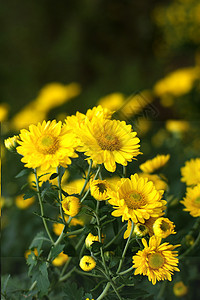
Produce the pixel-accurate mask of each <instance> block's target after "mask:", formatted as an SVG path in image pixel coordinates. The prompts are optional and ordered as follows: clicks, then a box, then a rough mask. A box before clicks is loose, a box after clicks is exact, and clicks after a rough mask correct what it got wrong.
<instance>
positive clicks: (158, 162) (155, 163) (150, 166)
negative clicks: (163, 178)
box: [140, 154, 170, 173]
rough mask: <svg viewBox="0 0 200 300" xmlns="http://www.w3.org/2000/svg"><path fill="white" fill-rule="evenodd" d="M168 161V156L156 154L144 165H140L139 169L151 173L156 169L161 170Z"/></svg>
mask: <svg viewBox="0 0 200 300" xmlns="http://www.w3.org/2000/svg"><path fill="white" fill-rule="evenodd" d="M169 159H170V155H169V154H167V155H160V154H158V155H157V156H156V157H154V158H153V159H149V160H147V161H146V162H145V163H143V164H141V165H140V169H141V170H142V171H143V172H146V173H153V172H155V171H157V170H158V169H160V168H162V167H163V166H164V165H165V164H166V163H167V162H168V160H169Z"/></svg>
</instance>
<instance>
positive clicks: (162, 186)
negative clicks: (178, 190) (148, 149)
mask: <svg viewBox="0 0 200 300" xmlns="http://www.w3.org/2000/svg"><path fill="white" fill-rule="evenodd" d="M138 175H139V177H142V178H148V180H150V181H152V182H153V184H154V185H155V188H156V190H157V191H159V190H161V191H163V190H164V191H166V189H167V183H166V182H165V181H164V180H162V179H161V178H160V176H158V175H157V174H148V173H139V174H138Z"/></svg>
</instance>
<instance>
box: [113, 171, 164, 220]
mask: <svg viewBox="0 0 200 300" xmlns="http://www.w3.org/2000/svg"><path fill="white" fill-rule="evenodd" d="M109 196H110V198H111V199H109V200H108V202H109V203H110V204H112V205H114V209H115V210H114V211H113V212H112V215H113V216H114V217H120V216H122V221H124V220H129V219H131V220H132V221H133V222H134V223H138V222H139V223H144V222H145V220H147V219H149V218H150V217H156V218H157V217H160V216H162V215H163V210H164V209H165V204H166V203H167V202H166V201H165V200H162V199H161V198H162V195H161V193H160V192H158V191H157V190H156V189H155V186H154V185H153V182H152V181H148V178H139V176H138V174H134V175H131V179H129V178H122V179H121V180H120V181H119V183H118V187H117V189H116V190H115V191H109Z"/></svg>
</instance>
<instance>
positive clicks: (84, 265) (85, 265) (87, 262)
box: [79, 255, 96, 272]
mask: <svg viewBox="0 0 200 300" xmlns="http://www.w3.org/2000/svg"><path fill="white" fill-rule="evenodd" d="M79 266H80V267H81V269H82V270H83V271H86V272H88V271H91V270H93V269H94V268H95V267H96V261H95V260H94V258H93V257H92V256H88V255H84V256H83V257H82V258H81V260H80V263H79Z"/></svg>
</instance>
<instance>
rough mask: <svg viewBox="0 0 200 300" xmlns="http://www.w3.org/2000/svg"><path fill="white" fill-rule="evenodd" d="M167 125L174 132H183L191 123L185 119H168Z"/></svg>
mask: <svg viewBox="0 0 200 300" xmlns="http://www.w3.org/2000/svg"><path fill="white" fill-rule="evenodd" d="M165 127H166V129H167V130H168V131H170V132H172V133H176V132H177V133H181V132H186V131H188V130H189V129H190V123H189V122H187V121H184V120H167V121H166V124H165Z"/></svg>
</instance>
